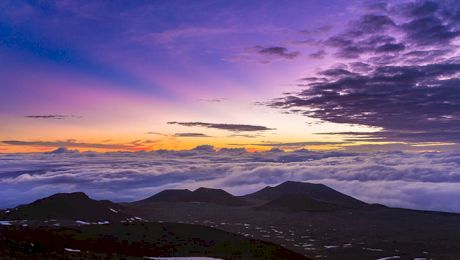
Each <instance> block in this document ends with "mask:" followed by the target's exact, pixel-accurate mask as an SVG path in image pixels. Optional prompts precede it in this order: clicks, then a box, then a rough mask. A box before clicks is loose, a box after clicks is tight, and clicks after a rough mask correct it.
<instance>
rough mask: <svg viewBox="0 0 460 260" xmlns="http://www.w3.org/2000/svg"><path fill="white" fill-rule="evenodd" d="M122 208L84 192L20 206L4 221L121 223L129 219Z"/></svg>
mask: <svg viewBox="0 0 460 260" xmlns="http://www.w3.org/2000/svg"><path fill="white" fill-rule="evenodd" d="M121 211H122V207H121V206H120V205H118V204H116V203H113V202H111V201H108V200H102V201H97V200H93V199H91V198H89V197H88V195H86V194H85V193H83V192H74V193H57V194H54V195H52V196H49V197H46V198H42V199H39V200H36V201H34V202H32V203H30V204H26V205H20V206H18V207H16V208H13V209H11V210H8V211H7V212H4V213H3V214H4V216H2V218H3V219H10V220H19V219H26V220H49V219H66V220H82V221H120V220H123V219H126V218H127V217H129V215H127V214H125V213H123V212H121Z"/></svg>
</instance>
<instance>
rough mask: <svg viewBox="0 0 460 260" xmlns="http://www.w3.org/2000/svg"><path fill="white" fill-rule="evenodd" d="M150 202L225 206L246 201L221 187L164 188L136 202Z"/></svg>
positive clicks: (243, 203) (239, 204) (240, 204)
mask: <svg viewBox="0 0 460 260" xmlns="http://www.w3.org/2000/svg"><path fill="white" fill-rule="evenodd" d="M150 202H203V203H213V204H219V205H226V206H242V205H246V204H247V203H246V202H245V201H244V200H242V199H240V198H238V197H235V196H233V195H232V194H230V193H228V192H226V191H224V190H221V189H209V188H198V189H196V190H194V191H190V190H187V189H185V190H164V191H162V192H160V193H157V194H155V195H153V196H151V197H149V198H147V199H144V200H141V201H138V202H137V203H150Z"/></svg>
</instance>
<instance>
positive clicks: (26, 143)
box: [1, 140, 134, 150]
mask: <svg viewBox="0 0 460 260" xmlns="http://www.w3.org/2000/svg"><path fill="white" fill-rule="evenodd" d="M1 143H3V144H6V145H20V146H42V147H57V148H59V147H78V148H101V149H121V150H126V149H132V148H134V146H133V145H132V144H107V143H84V142H76V141H75V140H66V141H19V140H4V141H1Z"/></svg>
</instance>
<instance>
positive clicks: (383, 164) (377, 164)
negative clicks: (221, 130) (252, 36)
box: [0, 145, 460, 212]
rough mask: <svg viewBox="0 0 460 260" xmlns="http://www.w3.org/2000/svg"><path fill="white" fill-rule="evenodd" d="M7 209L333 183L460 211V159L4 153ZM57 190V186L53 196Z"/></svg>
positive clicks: (201, 150)
mask: <svg viewBox="0 0 460 260" xmlns="http://www.w3.org/2000/svg"><path fill="white" fill-rule="evenodd" d="M0 165H2V167H0V207H7V206H14V205H17V204H19V203H26V202H31V201H33V200H35V199H37V198H39V197H43V196H47V195H50V194H51V193H55V192H59V191H63V192H70V191H84V192H87V193H88V194H89V195H91V196H92V197H95V198H97V199H111V200H115V201H130V200H138V199H142V198H145V197H148V196H150V195H152V194H154V193H156V192H159V191H161V190H163V189H166V188H191V189H193V188H197V187H200V186H206V187H215V188H223V189H226V190H228V191H230V192H232V193H234V194H237V195H242V194H245V193H249V192H253V191H256V190H258V189H260V188H263V187H265V186H266V185H276V184H279V183H281V182H284V181H286V180H294V181H308V182H315V183H324V184H327V185H329V186H331V187H333V188H335V189H337V190H339V191H342V192H345V193H347V194H349V195H352V196H355V197H357V198H359V199H363V200H365V201H367V202H370V203H383V204H386V205H389V206H395V207H409V208H415V209H431V210H443V211H456V212H460V201H459V200H458V199H457V198H458V196H459V195H460V171H459V169H460V152H458V151H453V152H443V153H439V152H424V153H405V152H395V151H393V152H378V153H344V152H314V151H308V150H297V151H292V152H284V151H282V150H279V149H274V150H271V151H267V152H257V153H250V152H247V151H246V150H245V149H242V148H234V149H228V148H227V149H221V150H217V149H215V148H214V147H212V146H210V145H203V146H199V147H197V148H195V149H191V150H186V151H168V150H161V151H155V152H142V153H139V152H136V153H134V152H114V153H57V154H46V153H45V154H40V153H31V154H1V155H0ZM49 187H53V189H50V188H49Z"/></svg>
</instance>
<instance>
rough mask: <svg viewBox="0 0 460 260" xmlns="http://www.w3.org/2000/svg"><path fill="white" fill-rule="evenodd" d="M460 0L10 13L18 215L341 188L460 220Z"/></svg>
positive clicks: (11, 155)
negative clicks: (295, 188) (165, 196)
mask: <svg viewBox="0 0 460 260" xmlns="http://www.w3.org/2000/svg"><path fill="white" fill-rule="evenodd" d="M459 44H460V1H457V0H452V1H449V0H446V1H429V0H423V1H422V0H414V1H412V0H408V1H350V0H343V1H333V0H330V1H324V0H318V1H315V0H310V1H247V0H245V1H219V0H213V1H181V0H172V1H73V0H69V1H65V0H62V1H53V0H43V1H22V0H11V1H9V0H5V1H0V207H7V206H14V205H17V204H20V203H26V202H31V201H33V200H34V199H36V198H40V197H43V196H47V195H51V194H52V193H56V192H70V191H83V192H86V193H87V194H89V195H91V197H94V198H98V199H111V200H115V201H132V200H137V199H142V198H145V197H147V196H150V195H152V194H154V193H156V192H158V191H161V190H163V189H167V188H190V189H193V188H197V187H214V188H223V189H225V190H227V191H229V192H232V193H233V194H238V195H239V194H245V193H248V192H253V191H255V190H257V189H260V188H263V187H265V186H267V185H276V184H279V183H281V182H283V181H287V180H291V181H304V182H314V183H323V184H326V185H328V186H330V187H332V188H334V189H337V190H338V191H341V192H344V193H346V194H349V195H351V196H354V197H356V198H359V199H362V200H364V201H366V202H370V203H382V204H385V205H389V206H395V207H407V208H416V209H430V210H442V211H454V212H460V200H458V197H459V196H460V146H459V143H460V91H459V88H460V77H459V76H460V48H459Z"/></svg>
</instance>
